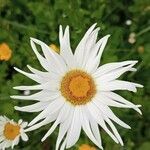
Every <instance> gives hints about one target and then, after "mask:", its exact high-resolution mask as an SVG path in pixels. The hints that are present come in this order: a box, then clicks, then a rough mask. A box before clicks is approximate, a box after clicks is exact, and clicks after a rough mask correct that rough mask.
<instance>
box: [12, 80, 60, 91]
mask: <svg viewBox="0 0 150 150" xmlns="http://www.w3.org/2000/svg"><path fill="white" fill-rule="evenodd" d="M13 88H14V89H16V90H43V89H45V90H47V89H49V90H52V91H57V90H58V83H57V81H54V80H51V81H50V82H47V83H43V84H39V85H31V86H16V87H13Z"/></svg>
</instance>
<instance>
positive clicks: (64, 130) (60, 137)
mask: <svg viewBox="0 0 150 150" xmlns="http://www.w3.org/2000/svg"><path fill="white" fill-rule="evenodd" d="M73 112H74V108H72V109H70V116H69V117H68V119H67V120H65V121H64V122H63V123H61V124H60V127H59V134H58V137H57V142H56V150H58V149H59V145H60V143H61V141H62V140H63V138H64V136H65V134H66V133H67V131H68V130H69V128H70V125H71V121H72V117H73Z"/></svg>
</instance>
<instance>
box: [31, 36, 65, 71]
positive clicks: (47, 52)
mask: <svg viewBox="0 0 150 150" xmlns="http://www.w3.org/2000/svg"><path fill="white" fill-rule="evenodd" d="M31 40H32V41H33V42H35V43H37V44H39V45H40V46H41V48H42V51H43V53H44V56H45V58H46V59H47V61H48V63H49V65H50V66H51V67H53V66H55V68H56V69H57V70H56V69H55V71H57V73H64V71H66V65H65V62H64V61H63V59H62V58H61V57H60V55H59V54H57V53H56V52H55V51H53V50H52V49H51V48H50V47H49V46H47V45H46V44H45V43H44V42H42V41H40V40H38V39H35V38H31ZM58 68H59V69H58Z"/></svg>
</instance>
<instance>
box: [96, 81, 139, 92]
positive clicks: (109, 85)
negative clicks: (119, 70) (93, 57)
mask: <svg viewBox="0 0 150 150" xmlns="http://www.w3.org/2000/svg"><path fill="white" fill-rule="evenodd" d="M98 89H99V90H100V91H115V90H128V91H132V92H136V91H137V89H136V85H135V83H133V82H128V81H121V80H114V81H110V82H101V84H100V85H98Z"/></svg>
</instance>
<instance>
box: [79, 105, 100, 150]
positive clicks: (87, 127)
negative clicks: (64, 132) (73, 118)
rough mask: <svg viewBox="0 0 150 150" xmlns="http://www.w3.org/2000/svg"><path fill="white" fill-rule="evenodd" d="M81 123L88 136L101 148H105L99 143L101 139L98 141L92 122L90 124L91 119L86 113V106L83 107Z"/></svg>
mask: <svg viewBox="0 0 150 150" xmlns="http://www.w3.org/2000/svg"><path fill="white" fill-rule="evenodd" d="M81 124H82V128H83V130H84V132H85V133H86V134H87V136H88V137H89V139H90V140H91V141H92V142H93V143H94V144H95V145H97V146H98V147H99V148H101V149H103V148H102V146H101V144H100V143H99V142H100V141H97V140H96V138H95V137H94V135H93V133H92V131H91V128H90V124H89V120H88V117H87V116H86V114H85V110H84V108H82V113H81Z"/></svg>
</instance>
